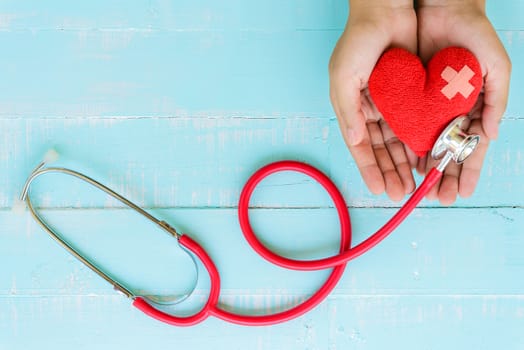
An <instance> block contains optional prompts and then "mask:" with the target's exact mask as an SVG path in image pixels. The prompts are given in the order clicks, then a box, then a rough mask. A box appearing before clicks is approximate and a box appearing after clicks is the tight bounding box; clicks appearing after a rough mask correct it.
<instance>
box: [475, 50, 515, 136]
mask: <svg viewBox="0 0 524 350" xmlns="http://www.w3.org/2000/svg"><path fill="white" fill-rule="evenodd" d="M502 50H503V49H502ZM510 74H511V64H510V62H509V59H503V60H501V61H499V62H498V65H496V66H494V67H493V68H492V69H491V70H490V71H488V73H487V74H486V77H485V84H484V108H483V110H482V127H483V128H484V132H485V133H486V135H487V136H488V137H489V138H490V139H492V140H493V139H496V138H497V136H498V129H499V123H500V120H501V119H502V116H503V114H504V111H505V110H506V105H507V102H508V91H509V79H510Z"/></svg>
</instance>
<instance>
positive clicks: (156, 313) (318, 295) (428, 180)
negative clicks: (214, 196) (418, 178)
mask: <svg viewBox="0 0 524 350" xmlns="http://www.w3.org/2000/svg"><path fill="white" fill-rule="evenodd" d="M280 171H297V172H300V173H303V174H305V175H308V176H310V177H312V178H313V179H315V180H316V181H318V182H319V183H320V184H321V185H322V186H323V187H324V188H325V189H326V191H327V192H328V194H329V195H330V197H331V198H332V199H333V202H334V205H335V208H336V210H337V213H338V216H339V221H340V234H341V239H340V253H339V254H338V255H334V256H331V257H328V258H323V259H316V260H296V259H289V258H286V257H283V256H280V255H278V254H275V253H274V252H272V251H271V250H269V249H268V248H266V246H264V245H263V244H262V243H261V242H260V240H259V239H258V238H257V236H256V235H255V233H254V231H253V229H252V227H251V224H250V222H249V214H248V211H249V200H250V198H251V195H252V193H253V191H254V190H255V188H256V186H257V185H258V184H259V183H260V182H261V181H262V180H263V179H264V178H266V177H267V176H269V175H271V174H274V173H276V172H280ZM441 176H442V172H440V171H439V170H437V169H436V168H433V169H432V170H431V171H430V172H429V173H428V175H427V176H426V177H425V178H424V181H423V182H422V183H421V184H420V186H419V187H418V189H417V190H416V191H415V192H414V193H413V194H412V195H411V197H410V198H409V199H408V201H407V202H406V203H405V204H404V206H402V208H400V210H399V211H398V212H397V213H396V214H395V215H394V216H393V217H392V218H391V219H390V220H389V221H388V222H387V223H386V224H385V225H384V226H382V227H381V228H380V229H379V230H378V231H377V232H375V233H374V234H373V235H371V236H370V237H369V238H368V239H366V240H365V241H363V242H362V243H360V244H358V245H357V246H355V247H353V248H351V247H350V245H351V223H350V218H349V213H348V211H347V205H346V202H345V200H344V198H343V197H342V195H341V194H340V191H339V190H338V189H337V187H336V186H335V185H334V184H333V182H332V181H331V180H330V179H329V178H328V177H327V176H325V175H324V174H323V173H322V172H320V171H319V170H317V169H315V168H314V167H312V166H310V165H307V164H304V163H300V162H296V161H281V162H276V163H272V164H269V165H266V166H264V167H262V168H261V169H259V170H258V171H257V172H255V173H254V174H253V175H252V176H251V178H250V179H249V180H248V181H247V183H246V185H245V186H244V189H243V190H242V193H241V195H240V202H239V205H238V216H239V221H240V226H241V228H242V232H243V233H244V237H245V238H246V240H247V241H248V243H249V244H250V245H251V247H252V248H253V249H254V250H255V251H256V252H257V253H259V254H260V255H261V256H262V257H264V258H265V259H266V260H268V261H270V262H272V263H273V264H276V265H279V266H281V267H284V268H288V269H293V270H304V271H311V270H321V269H327V268H333V270H332V272H331V274H330V275H329V277H328V278H327V279H326V281H325V282H324V284H323V285H322V287H320V289H318V290H317V291H316V292H315V293H314V294H313V295H311V296H310V297H309V298H308V299H307V300H306V301H304V302H302V303H301V304H299V305H297V306H295V307H293V308H291V309H288V310H286V311H283V312H279V313H276V314H270V315H260V316H258V315H257V316H250V315H241V314H235V313H232V312H230V311H226V310H224V309H221V308H220V307H219V306H218V297H219V295H220V275H219V273H218V270H217V268H216V266H215V264H214V263H213V261H212V260H211V258H210V257H209V255H208V254H207V253H206V252H205V251H204V249H203V248H202V247H201V246H200V245H199V244H198V243H197V242H195V241H194V240H192V239H191V238H189V237H188V236H186V235H184V236H182V237H181V238H180V240H179V243H180V244H182V245H183V246H184V247H186V248H187V249H189V250H190V251H192V252H193V253H194V254H195V255H196V256H197V257H198V258H199V259H200V260H201V261H202V263H203V264H204V266H205V268H206V269H207V271H208V273H209V276H210V279H211V290H210V293H209V298H208V301H207V302H206V304H205V305H204V307H203V308H202V309H201V310H200V311H199V312H197V313H196V314H194V315H192V316H187V317H178V316H174V315H170V314H167V313H165V312H163V311H160V310H158V309H156V308H154V307H153V306H151V305H150V304H148V303H147V302H146V301H145V300H144V299H142V298H140V297H138V298H136V299H135V300H134V302H133V305H134V306H135V307H137V308H138V309H140V310H141V311H143V312H144V313H146V314H147V315H149V316H151V317H153V318H155V319H157V320H159V321H162V322H165V323H168V324H172V325H176V326H191V325H194V324H197V323H200V322H202V321H203V320H205V319H206V318H207V317H209V316H211V315H212V316H215V317H218V318H220V319H223V320H225V321H229V322H232V323H236V324H241V325H247V326H264V325H272V324H276V323H281V322H285V321H288V320H291V319H293V318H296V317H298V316H301V315H303V314H304V313H306V312H308V311H309V310H311V309H312V308H314V307H315V306H317V305H318V304H319V303H320V302H322V300H324V299H325V298H326V296H328V295H329V293H331V291H332V290H333V288H335V286H336V284H337V283H338V281H339V280H340V278H341V277H342V274H343V273H344V269H345V266H346V264H347V262H348V261H350V260H352V259H354V258H356V257H358V256H360V255H362V254H364V253H365V252H367V251H368V250H369V249H371V248H373V247H374V246H375V245H377V244H378V243H380V242H381V241H382V240H383V239H384V238H386V237H387V236H388V235H389V234H390V233H391V232H392V231H393V230H394V229H395V228H396V227H397V226H398V225H400V223H401V222H402V221H403V220H404V219H405V218H406V217H407V216H408V215H409V214H410V213H411V212H412V211H413V209H414V208H415V207H416V206H417V204H418V203H419V202H420V201H421V200H422V199H423V198H424V196H425V195H426V194H427V193H428V191H429V190H430V189H431V188H432V187H433V186H434V185H435V184H436V183H437V182H438V180H439V179H440V177H441Z"/></svg>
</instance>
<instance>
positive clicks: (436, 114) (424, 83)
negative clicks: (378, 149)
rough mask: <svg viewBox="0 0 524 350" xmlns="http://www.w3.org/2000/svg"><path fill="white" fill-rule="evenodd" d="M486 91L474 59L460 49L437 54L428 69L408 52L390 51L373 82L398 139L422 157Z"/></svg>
mask: <svg viewBox="0 0 524 350" xmlns="http://www.w3.org/2000/svg"><path fill="white" fill-rule="evenodd" d="M481 87H482V71H481V69H480V64H479V63H478V61H477V59H476V58H475V56H474V55H473V54H472V53H471V52H470V51H468V50H466V49H463V48H459V47H448V48H446V49H443V50H441V51H439V52H437V53H436V54H435V55H434V56H433V58H432V59H431V60H430V61H429V63H428V65H427V72H426V69H425V68H424V66H423V65H422V63H421V61H420V59H419V58H418V57H417V56H416V55H414V54H412V53H410V52H408V51H406V50H404V49H399V48H394V49H390V50H388V51H386V52H385V53H384V54H383V55H382V57H380V59H379V60H378V62H377V64H376V66H375V69H374V70H373V72H372V73H371V77H370V78H369V93H370V96H371V99H372V100H373V102H374V103H375V105H376V106H377V109H378V110H379V111H380V113H382V115H383V117H384V119H385V120H386V122H387V124H388V125H389V126H390V127H391V129H392V130H393V132H394V133H395V135H397V137H398V138H399V139H400V140H401V141H402V142H404V143H405V144H406V145H408V146H409V147H410V148H411V149H412V150H413V151H414V152H415V153H416V154H417V155H418V156H419V157H422V156H424V155H425V154H426V152H427V151H429V150H430V149H431V148H432V147H433V144H434V143H435V141H436V140H437V138H438V136H439V135H440V133H441V132H442V130H443V129H444V128H445V127H446V126H447V125H448V124H449V122H450V121H451V120H453V118H455V117H457V116H459V115H461V114H467V113H469V111H470V110H471V109H472V108H473V105H474V104H475V102H476V100H477V97H478V95H479V93H480V89H481Z"/></svg>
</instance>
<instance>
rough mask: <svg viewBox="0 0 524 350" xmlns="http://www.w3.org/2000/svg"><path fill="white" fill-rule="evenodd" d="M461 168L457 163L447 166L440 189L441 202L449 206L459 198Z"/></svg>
mask: <svg viewBox="0 0 524 350" xmlns="http://www.w3.org/2000/svg"><path fill="white" fill-rule="evenodd" d="M460 168H461V166H460V165H459V164H457V163H450V164H448V166H447V167H446V170H445V171H444V175H443V176H442V179H441V181H440V186H439V189H438V199H439V201H440V204H442V205H445V206H448V205H451V204H453V203H454V202H455V201H456V200H457V194H458V190H459V176H460Z"/></svg>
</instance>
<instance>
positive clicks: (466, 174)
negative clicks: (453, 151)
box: [459, 119, 489, 198]
mask: <svg viewBox="0 0 524 350" xmlns="http://www.w3.org/2000/svg"><path fill="white" fill-rule="evenodd" d="M469 132H470V133H472V134H478V135H480V142H479V144H478V146H477V148H476V149H475V151H474V152H473V153H472V154H471V155H470V156H469V158H468V159H466V161H465V162H464V163H463V165H462V172H461V174H460V179H459V195H460V196H461V197H463V198H467V197H470V196H471V195H472V194H473V192H474V190H475V187H476V186H477V183H478V180H479V178H480V171H481V169H482V163H483V162H484V158H485V156H486V152H487V150H488V146H489V139H488V138H487V136H486V134H485V133H484V132H483V128H482V125H481V121H480V120H479V119H476V120H473V121H472V122H471V126H470V128H469Z"/></svg>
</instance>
